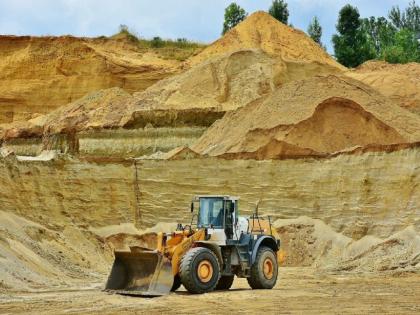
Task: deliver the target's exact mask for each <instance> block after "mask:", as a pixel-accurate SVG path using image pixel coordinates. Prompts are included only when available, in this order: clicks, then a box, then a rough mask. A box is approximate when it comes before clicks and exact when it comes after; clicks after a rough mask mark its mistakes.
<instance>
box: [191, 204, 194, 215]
mask: <svg viewBox="0 0 420 315" xmlns="http://www.w3.org/2000/svg"><path fill="white" fill-rule="evenodd" d="M193 212H194V202H191V213H193Z"/></svg>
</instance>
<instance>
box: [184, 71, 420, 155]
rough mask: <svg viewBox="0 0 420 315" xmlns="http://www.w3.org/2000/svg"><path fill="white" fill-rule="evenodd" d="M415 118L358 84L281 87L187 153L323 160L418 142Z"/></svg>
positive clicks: (335, 80) (317, 80)
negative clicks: (316, 157)
mask: <svg viewBox="0 0 420 315" xmlns="http://www.w3.org/2000/svg"><path fill="white" fill-rule="evenodd" d="M419 126H420V119H419V117H418V116H417V115H415V114H413V113H411V112H409V111H407V110H404V109H402V108H401V107H399V106H398V105H395V104H394V103H392V102H390V101H388V100H387V99H386V98H385V97H383V96H382V95H381V94H379V93H378V92H376V91H374V90H373V89H372V88H369V87H368V86H365V85H364V84H362V83H360V82H358V81H355V80H352V79H349V78H346V77H339V76H333V75H331V76H328V77H314V78H310V79H307V80H302V81H296V82H292V83H289V84H286V85H285V86H284V87H283V88H282V89H279V90H277V91H275V92H274V93H273V94H272V95H271V96H270V97H269V98H267V99H266V100H264V101H260V102H256V103H254V104H250V105H248V106H245V107H243V108H240V109H238V110H236V111H234V112H231V113H228V114H227V115H225V117H224V118H223V119H221V120H219V121H217V122H216V123H215V124H214V125H213V126H212V127H211V128H209V130H208V131H207V132H206V133H205V134H204V135H203V136H202V137H201V138H200V139H199V140H198V141H197V143H196V144H195V145H194V146H193V147H192V149H193V150H194V151H196V152H198V153H201V154H209V155H212V156H225V157H227V158H232V157H235V156H238V157H242V156H245V157H246V156H251V157H252V158H255V157H258V158H275V157H276V155H277V158H282V157H294V156H301V155H305V154H308V155H309V156H311V155H324V154H327V153H333V152H337V151H340V150H344V149H348V148H352V147H355V146H366V145H370V144H377V145H384V144H393V143H404V142H416V141H419V140H420V129H419Z"/></svg>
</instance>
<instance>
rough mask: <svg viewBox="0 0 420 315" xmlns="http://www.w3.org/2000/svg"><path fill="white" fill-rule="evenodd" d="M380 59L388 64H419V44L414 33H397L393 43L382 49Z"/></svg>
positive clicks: (401, 31)
mask: <svg viewBox="0 0 420 315" xmlns="http://www.w3.org/2000/svg"><path fill="white" fill-rule="evenodd" d="M381 57H382V59H384V60H385V61H387V62H390V63H407V62H412V61H416V62H420V43H419V41H418V40H417V38H416V36H415V33H414V32H413V31H411V30H409V29H401V30H400V31H398V32H397V33H396V34H395V39H394V43H393V44H392V45H389V46H387V47H385V48H384V49H383V52H382V56H381Z"/></svg>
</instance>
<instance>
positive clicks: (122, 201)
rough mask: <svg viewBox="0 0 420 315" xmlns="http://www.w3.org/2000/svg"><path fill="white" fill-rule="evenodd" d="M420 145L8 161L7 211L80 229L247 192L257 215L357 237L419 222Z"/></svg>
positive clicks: (245, 198) (186, 216)
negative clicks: (200, 198)
mask: <svg viewBox="0 0 420 315" xmlns="http://www.w3.org/2000/svg"><path fill="white" fill-rule="evenodd" d="M419 184H420V148H418V147H417V148H411V149H406V150H401V151H397V152H393V153H373V152H371V153H365V154H362V155H340V156H338V157H335V158H331V159H322V160H315V159H306V160H304V159H301V160H285V161H251V160H249V161H239V160H236V161H225V160H217V159H202V160H184V161H146V160H142V161H139V162H137V172H136V168H135V166H134V165H133V163H132V162H131V161H126V162H109V161H108V162H89V161H82V160H73V159H59V160H55V161H54V160H53V161H42V162H41V161H20V162H17V161H16V160H15V159H14V158H7V159H2V160H0V209H1V210H2V211H6V212H12V213H14V214H17V215H19V216H23V217H25V218H27V219H30V220H32V221H35V222H39V223H41V224H45V223H46V222H48V224H50V225H51V226H57V224H59V225H61V226H63V225H66V224H70V225H72V226H79V227H82V228H89V227H104V226H109V225H115V224H120V223H125V222H133V223H135V224H136V225H137V226H138V227H140V228H145V227H150V226H153V225H155V224H156V223H157V222H160V221H163V222H177V221H184V222H186V221H187V222H188V220H190V218H191V215H190V213H189V211H188V209H189V202H190V198H191V196H192V195H194V194H209V193H211V194H232V195H238V196H240V197H241V210H242V213H246V214H249V213H250V211H252V209H253V204H254V203H255V202H256V201H257V200H258V199H259V198H261V199H262V203H261V205H260V211H261V213H263V214H269V215H272V216H273V217H275V218H280V219H289V218H296V217H299V216H308V217H311V218H316V219H321V220H323V221H324V222H325V223H327V224H329V225H331V226H332V227H333V228H334V229H335V230H336V231H338V232H342V233H344V234H345V235H347V236H350V237H352V238H355V239H358V238H360V237H362V236H364V235H368V234H370V235H376V236H379V237H387V236H389V235H391V234H392V233H395V232H396V231H400V230H402V229H404V228H405V227H407V226H410V225H413V226H414V227H416V228H420V185H419Z"/></svg>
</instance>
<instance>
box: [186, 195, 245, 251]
mask: <svg viewBox="0 0 420 315" xmlns="http://www.w3.org/2000/svg"><path fill="white" fill-rule="evenodd" d="M238 199H239V198H237V197H231V196H196V197H195V198H194V199H193V203H192V206H191V210H194V205H195V204H197V205H198V220H197V226H198V228H206V229H207V231H208V233H209V234H211V239H212V240H214V241H218V242H221V243H223V242H224V243H225V242H226V239H232V238H233V236H234V225H235V223H236V222H237V220H238Z"/></svg>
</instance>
